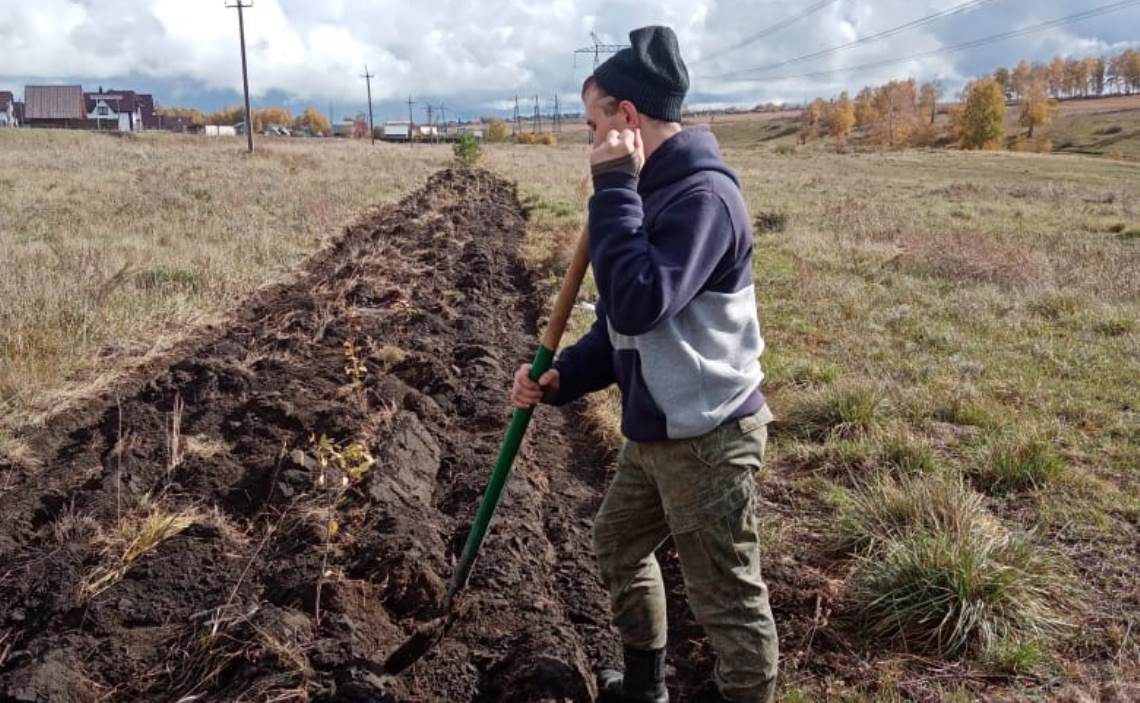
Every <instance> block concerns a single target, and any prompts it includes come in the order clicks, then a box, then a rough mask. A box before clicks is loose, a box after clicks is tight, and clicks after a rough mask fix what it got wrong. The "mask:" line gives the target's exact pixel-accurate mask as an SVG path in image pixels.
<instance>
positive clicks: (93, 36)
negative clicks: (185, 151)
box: [0, 0, 1140, 109]
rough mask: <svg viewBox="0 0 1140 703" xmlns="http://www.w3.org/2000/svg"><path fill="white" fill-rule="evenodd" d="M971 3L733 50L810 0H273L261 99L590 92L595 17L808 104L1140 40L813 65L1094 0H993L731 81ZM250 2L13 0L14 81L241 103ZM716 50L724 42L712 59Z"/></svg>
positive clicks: (1095, 34) (705, 75)
mask: <svg viewBox="0 0 1140 703" xmlns="http://www.w3.org/2000/svg"><path fill="white" fill-rule="evenodd" d="M962 1H963V0H918V1H909V0H836V1H835V2H833V3H831V4H829V5H827V6H826V7H824V8H823V9H821V10H820V11H819V12H816V13H815V14H813V15H811V16H809V17H806V18H804V19H802V20H800V21H797V22H796V23H794V24H792V25H791V26H789V27H787V28H786V29H784V30H781V31H779V32H776V33H773V34H772V35H771V36H768V37H765V38H764V39H762V40H760V41H757V42H754V43H750V44H747V45H745V46H741V47H740V48H738V49H735V50H732V51H725V48H726V47H733V46H735V45H737V44H739V43H741V42H742V41H744V40H745V39H747V38H748V37H749V36H751V35H754V34H756V33H757V32H758V31H759V30H761V29H763V28H765V27H768V26H770V25H772V24H774V23H776V22H778V21H781V20H783V19H786V18H788V17H790V16H791V15H793V14H794V13H796V12H799V11H801V8H802V6H803V5H802V4H801V6H800V7H797V6H796V5H795V3H788V2H784V1H782V0H781V1H778V2H769V1H759V2H746V1H744V0H657V1H656V2H653V3H649V2H645V1H644V0H637V1H636V2H635V1H633V0H604V1H603V0H551V1H550V2H524V1H523V0H504V1H503V2H498V3H472V2H470V1H469V0H463V1H456V0H437V1H436V2H432V3H417V2H407V1H406V0H399V1H393V0H387V1H384V2H374V1H370V0H324V1H322V2H312V1H311V0H257V2H256V6H255V7H254V8H253V9H251V10H249V11H247V13H246V38H247V43H248V49H249V64H250V86H251V89H252V91H253V93H254V94H255V98H257V97H262V98H265V97H266V96H267V95H269V96H273V97H276V96H288V97H290V98H292V99H294V100H295V101H298V102H303V103H309V104H319V105H323V104H325V103H326V102H328V101H338V102H348V103H351V104H358V103H359V102H360V101H361V93H362V87H363V82H362V80H361V78H360V74H361V73H362V72H363V68H364V64H365V63H367V64H368V67H369V69H370V70H371V71H372V73H374V74H375V75H376V78H375V79H374V81H373V93H374V95H375V96H376V98H377V100H378V102H381V103H383V102H385V101H387V102H389V103H391V104H397V103H398V101H401V100H403V99H405V98H406V96H408V95H415V96H417V97H419V98H422V99H425V100H447V101H448V102H450V103H451V104H452V105H463V106H466V107H469V108H471V109H478V108H481V107H482V108H486V109H498V108H502V107H503V106H505V105H509V104H511V103H513V97H514V95H515V94H516V93H519V94H521V95H523V96H530V97H531V99H532V98H533V95H534V94H536V93H540V94H542V95H543V96H553V94H554V93H556V92H557V93H559V94H561V95H562V97H563V99H564V100H573V99H574V98H575V97H576V93H577V88H578V85H579V84H580V82H581V80H582V79H583V78H584V77H585V76H586V75H587V74H588V72H589V67H590V65H591V64H592V57H590V56H578V57H577V58H576V59H575V57H574V54H573V51H574V49H577V48H580V47H583V46H586V45H588V44H590V32H591V31H596V32H597V33H598V34H599V35H600V36H601V37H602V38H603V40H604V41H607V42H623V41H624V40H625V38H626V35H627V33H628V30H629V29H630V28H632V27H635V26H640V25H643V24H650V23H661V24H668V25H670V26H672V27H674V28H675V29H676V30H677V33H678V36H679V37H680V41H681V45H682V50H683V52H684V53H685V55H686V56H687V58H688V59H689V61H690V63H691V71H692V73H693V76H694V85H693V92H692V98H691V99H692V102H706V103H722V104H723V103H744V104H748V103H755V102H765V101H769V100H776V101H780V100H788V101H799V100H801V99H803V98H804V97H810V96H814V95H821V94H822V95H831V94H834V93H837V92H839V91H840V90H843V89H852V90H856V89H858V88H859V87H861V86H862V85H865V84H867V83H875V82H883V81H886V80H888V79H890V78H894V77H903V76H914V77H916V78H919V79H920V80H921V79H930V78H939V79H942V80H943V81H945V82H946V83H947V84H948V85H949V86H950V87H951V88H952V89H953V88H954V87H955V86H956V85H960V84H961V83H962V82H964V81H965V80H968V79H969V78H971V77H973V76H975V75H978V74H980V73H986V72H989V71H990V70H992V68H993V67H994V66H996V65H998V64H1003V63H1004V64H1009V63H1014V62H1015V61H1016V60H1017V59H1019V58H1022V57H1027V58H1030V59H1044V58H1048V57H1050V56H1052V55H1053V54H1065V53H1070V52H1073V53H1079V54H1095V53H1099V52H1101V51H1106V50H1110V49H1111V50H1119V49H1121V48H1123V47H1124V46H1127V45H1129V43H1132V44H1135V32H1134V31H1131V29H1132V28H1135V27H1136V26H1140V5H1138V6H1134V7H1132V8H1129V9H1127V10H1124V11H1121V12H1118V13H1115V14H1112V15H1108V16H1105V17H1101V18H1097V19H1093V20H1089V21H1086V22H1082V23H1079V24H1074V25H1071V26H1065V27H1060V28H1056V29H1052V30H1049V31H1047V32H1042V33H1039V34H1034V35H1031V36H1027V37H1023V38H1020V39H1017V40H1014V41H1009V42H1003V43H1000V44H995V45H992V46H987V47H981V48H979V49H976V50H972V51H969V52H962V53H960V54H948V55H936V56H930V57H926V58H920V59H915V60H913V61H910V62H906V63H902V64H899V65H892V66H888V67H883V68H877V69H872V70H867V71H860V72H845V73H837V74H834V75H828V76H823V77H814V78H805V77H802V76H801V74H803V73H807V72H813V71H823V70H831V69H840V68H843V67H844V66H853V65H861V64H865V63H871V62H875V61H881V60H885V59H891V58H896V57H904V56H907V55H910V54H915V53H919V52H924V51H929V50H931V49H934V48H938V47H941V46H947V45H951V44H954V43H957V42H962V41H969V40H971V39H975V38H978V37H980V36H985V35H989V34H994V33H997V32H1000V31H1004V30H1007V29H1011V28H1017V27H1021V26H1026V25H1028V24H1033V23H1035V22H1040V21H1043V20H1047V19H1052V18H1055V17H1061V16H1065V15H1069V14H1072V13H1074V12H1076V11H1079V10H1081V9H1086V8H1088V7H1090V6H1094V4H1087V5H1084V6H1083V7H1074V4H1073V3H1072V2H1071V0H1040V1H1039V2H1037V3H1035V4H1033V5H1032V6H1029V7H1027V6H1026V4H1025V3H1022V2H1014V1H1013V0H992V2H990V3H988V4H987V5H986V6H985V7H983V8H982V9H979V10H977V11H975V12H973V13H970V14H968V15H963V16H959V17H953V18H949V19H946V20H943V21H940V22H938V23H935V24H932V25H929V26H927V27H923V28H921V29H916V30H913V31H909V32H906V33H904V34H900V35H898V36H895V37H892V38H890V39H889V40H886V41H881V42H875V43H871V44H868V45H865V46H860V47H857V48H854V49H852V50H849V51H843V52H839V53H837V54H834V55H831V56H828V57H824V58H821V59H818V60H815V61H812V62H806V63H802V64H796V65H794V66H789V67H787V68H786V69H784V70H781V71H775V72H772V73H769V74H764V76H763V77H764V78H765V80H762V81H761V80H756V81H747V82H741V81H730V80H724V79H718V78H716V77H715V76H717V75H721V74H724V73H726V72H730V71H740V70H741V69H747V68H750V67H754V66H758V65H763V64H768V63H772V62H775V61H780V60H784V59H787V58H789V57H794V56H799V55H801V54H804V53H807V52H810V51H814V50H817V49H820V48H826V47H828V46H832V45H835V44H840V43H843V42H847V41H851V40H853V39H856V38H859V37H863V36H867V35H868V34H871V33H874V32H878V31H881V30H883V29H887V28H889V27H892V26H895V25H897V24H901V23H903V22H907V21H909V20H912V19H915V18H918V17H920V16H923V15H926V14H929V13H931V12H935V11H939V10H943V9H946V8H948V7H951V6H953V5H957V4H959V3H960V2H962ZM1104 2H1107V0H1104ZM1098 4H1099V3H1098ZM235 15H236V13H235V11H234V10H230V9H226V7H225V6H224V3H223V0H193V1H191V0H35V2H25V1H24V0H0V39H2V40H3V43H4V45H5V53H4V61H3V63H2V64H0V83H15V82H16V81H17V80H19V81H30V80H68V79H72V80H74V79H82V80H83V81H85V82H91V81H102V82H106V83H108V84H112V83H114V84H116V85H118V83H120V82H121V80H122V79H123V78H124V77H140V78H142V79H146V81H149V83H150V84H154V85H161V86H164V87H165V88H166V90H168V91H169V92H170V93H171V94H172V96H175V95H176V96H178V99H179V100H191V101H192V100H193V99H194V96H195V95H199V96H207V95H208V96H212V97H211V99H223V98H220V97H219V96H232V95H236V94H237V93H238V92H239V91H240V89H241V72H240V62H239V58H238V42H237V18H236V16H235ZM721 53H723V55H717V54H721ZM710 55H717V56H716V58H715V59H713V60H706V59H704V58H703V57H708V56H710ZM17 85H19V84H18V83H17ZM120 87H126V86H120ZM160 99H161V96H160ZM171 99H172V98H171ZM169 100H170V99H168V101H169Z"/></svg>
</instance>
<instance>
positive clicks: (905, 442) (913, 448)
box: [879, 432, 935, 474]
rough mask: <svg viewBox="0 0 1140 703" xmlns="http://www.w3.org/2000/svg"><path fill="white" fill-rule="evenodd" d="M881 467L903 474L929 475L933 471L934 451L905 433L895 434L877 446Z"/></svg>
mask: <svg viewBox="0 0 1140 703" xmlns="http://www.w3.org/2000/svg"><path fill="white" fill-rule="evenodd" d="M879 458H880V461H881V463H882V464H883V466H885V467H889V468H891V469H894V470H895V471H898V472H900V473H904V474H929V473H933V472H934V469H935V459H934V450H933V449H931V448H930V445H929V444H926V443H925V442H921V441H919V440H916V439H915V438H913V437H911V436H910V435H908V434H906V433H902V432H899V433H895V434H893V435H891V436H889V437H887V438H886V439H884V440H883V442H882V444H880V446H879Z"/></svg>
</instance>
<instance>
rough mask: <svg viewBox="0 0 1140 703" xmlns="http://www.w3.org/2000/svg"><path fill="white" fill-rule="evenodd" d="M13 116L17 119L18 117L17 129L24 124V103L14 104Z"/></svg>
mask: <svg viewBox="0 0 1140 703" xmlns="http://www.w3.org/2000/svg"><path fill="white" fill-rule="evenodd" d="M12 114H13V115H15V117H16V126H17V127H19V126H20V125H22V124H24V103H22V102H14V103H12Z"/></svg>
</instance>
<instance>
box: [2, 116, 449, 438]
mask: <svg viewBox="0 0 1140 703" xmlns="http://www.w3.org/2000/svg"><path fill="white" fill-rule="evenodd" d="M0 152H2V153H3V154H4V158H5V162H6V164H7V167H6V168H5V170H4V172H3V174H2V175H0V251H2V252H3V254H2V256H0V269H2V275H0V320H2V321H3V324H0V443H2V442H4V441H5V440H4V432H5V428H9V429H10V428H11V427H13V426H17V425H23V424H28V423H29V422H32V423H36V422H42V421H43V420H44V419H45V417H46V415H48V414H51V413H53V412H59V411H60V410H61V409H64V408H65V407H67V406H68V405H69V401H70V400H71V399H73V398H76V397H79V396H83V395H87V394H90V393H91V392H92V391H94V390H97V389H100V388H106V387H109V385H110V384H111V383H112V382H113V381H114V379H115V377H117V376H119V375H120V374H122V373H123V372H126V371H127V370H129V368H130V367H132V366H134V365H136V364H138V363H140V362H141V361H143V360H145V359H146V358H148V357H149V356H154V355H160V354H161V353H162V352H163V351H164V350H167V349H169V348H170V347H171V345H172V344H174V343H175V342H176V341H178V340H179V339H181V338H184V337H185V336H186V335H187V333H189V332H191V331H192V330H193V328H194V327H196V326H200V325H203V324H206V323H209V322H214V321H217V320H219V319H221V317H222V316H223V315H224V314H225V313H226V312H227V311H228V310H230V309H231V308H232V307H233V306H234V304H235V303H236V302H237V301H238V300H240V299H241V298H242V297H243V296H245V295H247V294H248V293H249V292H250V291H251V290H253V289H254V288H256V287H257V286H260V285H263V284H266V283H269V282H271V281H273V280H275V279H277V278H280V277H281V276H285V275H288V274H289V272H290V271H292V270H293V269H294V268H295V266H296V265H297V264H298V262H300V261H301V260H302V259H303V258H304V257H305V256H306V255H307V254H310V253H311V252H313V251H314V250H315V249H316V248H317V247H318V246H320V244H321V243H322V242H325V241H327V240H328V239H329V238H331V237H334V236H336V235H337V234H339V233H340V232H341V230H342V229H343V228H344V227H345V226H346V225H348V224H350V223H352V222H354V221H356V220H357V219H358V218H359V217H360V216H362V215H363V214H364V213H365V212H366V211H367V210H369V209H370V208H373V207H375V206H378V205H381V204H384V203H388V202H391V201H394V200H395V199H397V197H399V196H401V195H403V194H405V193H406V192H408V191H409V190H411V189H412V188H413V187H415V186H417V185H418V184H420V183H421V182H422V181H423V180H424V179H425V178H426V176H427V175H428V174H429V173H431V172H432V171H434V170H436V169H438V168H439V167H440V166H442V165H443V164H445V163H446V162H447V160H448V155H447V154H446V153H445V152H444V151H442V150H439V149H435V150H425V149H417V150H414V151H409V150H408V149H407V148H404V149H402V150H400V149H398V148H397V147H394V146H383V147H380V148H377V149H375V150H367V149H361V148H359V145H357V144H346V143H344V142H340V141H329V142H320V143H316V142H302V141H299V140H271V141H264V142H262V144H261V148H260V149H259V150H258V151H256V152H255V153H254V155H253V156H252V157H250V156H247V155H245V154H243V153H242V152H241V150H240V147H239V145H238V143H237V141H236V140H209V139H201V138H197V137H180V136H173V135H145V136H140V137H136V138H125V139H123V138H116V137H114V136H109V135H97V134H88V133H75V132H52V131H40V130H3V131H0Z"/></svg>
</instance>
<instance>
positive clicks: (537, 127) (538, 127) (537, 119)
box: [532, 95, 542, 134]
mask: <svg viewBox="0 0 1140 703" xmlns="http://www.w3.org/2000/svg"><path fill="white" fill-rule="evenodd" d="M532 126H533V127H534V132H535V133H536V134H537V133H538V132H541V131H542V113H541V112H539V108H538V96H537V95H536V96H534V125H532Z"/></svg>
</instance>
